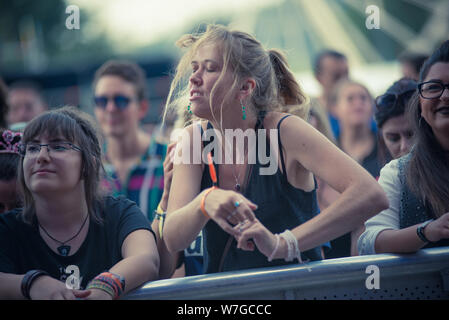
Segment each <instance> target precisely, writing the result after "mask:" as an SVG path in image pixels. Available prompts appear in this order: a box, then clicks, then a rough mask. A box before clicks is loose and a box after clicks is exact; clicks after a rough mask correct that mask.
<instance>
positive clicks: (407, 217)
mask: <svg viewBox="0 0 449 320" xmlns="http://www.w3.org/2000/svg"><path fill="white" fill-rule="evenodd" d="M410 158H411V153H408V154H407V155H405V156H403V157H401V158H399V160H398V169H399V180H400V182H401V201H400V204H399V227H400V228H401V229H405V228H408V227H410V226H413V225H416V224H418V223H423V222H425V221H427V220H430V219H435V215H434V213H433V211H432V208H431V206H430V205H429V204H428V203H424V202H423V201H422V200H421V199H419V198H418V197H417V196H416V195H415V194H414V193H413V192H412V191H411V190H410V188H409V187H408V184H407V176H406V171H407V166H408V163H409V161H410ZM445 246H449V239H442V240H440V241H438V242H435V243H428V244H427V245H426V246H425V247H424V248H433V247H445Z"/></svg>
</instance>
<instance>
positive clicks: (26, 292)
mask: <svg viewBox="0 0 449 320" xmlns="http://www.w3.org/2000/svg"><path fill="white" fill-rule="evenodd" d="M44 276H49V275H48V273H47V272H45V271H42V270H30V271H28V272H27V273H26V274H25V276H24V277H23V279H22V283H21V287H20V289H21V291H22V295H23V296H24V297H25V298H26V299H28V300H31V295H30V292H31V287H32V286H33V285H34V284H35V283H36V282H37V280H38V279H39V278H40V277H44Z"/></svg>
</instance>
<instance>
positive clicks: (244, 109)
mask: <svg viewBox="0 0 449 320" xmlns="http://www.w3.org/2000/svg"><path fill="white" fill-rule="evenodd" d="M240 106H241V107H242V120H246V108H245V106H244V105H243V103H242V100H240Z"/></svg>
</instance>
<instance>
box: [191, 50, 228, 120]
mask: <svg viewBox="0 0 449 320" xmlns="http://www.w3.org/2000/svg"><path fill="white" fill-rule="evenodd" d="M191 67H192V75H191V76H190V78H189V83H190V98H189V101H190V107H191V110H192V112H193V113H194V114H195V115H196V116H198V117H200V118H206V119H212V118H213V116H212V115H211V111H210V110H211V108H210V104H211V102H212V107H213V108H214V109H213V110H214V116H215V117H218V116H219V115H220V109H219V107H220V106H221V104H222V102H223V99H224V98H225V96H226V94H227V93H228V91H229V89H230V88H231V86H232V83H233V79H232V74H231V72H230V71H229V69H228V70H226V72H225V73H224V74H223V78H222V79H221V81H220V84H219V85H218V86H217V87H216V89H215V91H214V94H213V100H212V101H211V96H212V95H211V93H212V88H213V87H214V85H215V84H216V83H217V80H218V78H219V77H220V75H221V72H222V69H223V56H222V54H221V51H220V46H218V45H216V44H205V45H202V46H200V47H199V48H198V49H197V51H196V53H195V55H194V57H193V59H192V62H191ZM232 98H233V97H232V96H231V99H232ZM223 107H225V106H224V105H223Z"/></svg>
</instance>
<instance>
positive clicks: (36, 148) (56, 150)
mask: <svg viewBox="0 0 449 320" xmlns="http://www.w3.org/2000/svg"><path fill="white" fill-rule="evenodd" d="M42 147H46V148H47V152H48V153H49V154H50V153H51V154H52V155H54V156H63V155H65V154H67V152H68V151H70V150H76V151H78V152H81V149H80V148H79V147H78V146H76V145H74V144H73V143H70V142H50V143H47V144H39V143H32V142H31V143H26V144H21V145H19V154H20V155H21V156H22V157H25V156H27V157H31V158H34V157H37V156H38V155H39V153H40V152H41V148H42Z"/></svg>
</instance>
